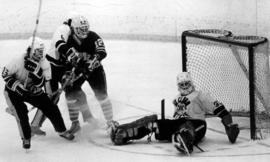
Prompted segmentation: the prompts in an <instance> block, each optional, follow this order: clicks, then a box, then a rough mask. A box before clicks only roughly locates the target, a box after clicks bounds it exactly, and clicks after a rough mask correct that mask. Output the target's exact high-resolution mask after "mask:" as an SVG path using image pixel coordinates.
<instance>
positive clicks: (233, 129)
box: [225, 124, 240, 143]
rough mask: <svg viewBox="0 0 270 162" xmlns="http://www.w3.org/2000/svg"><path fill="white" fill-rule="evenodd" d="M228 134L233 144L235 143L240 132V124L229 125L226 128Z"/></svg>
mask: <svg viewBox="0 0 270 162" xmlns="http://www.w3.org/2000/svg"><path fill="white" fill-rule="evenodd" d="M225 130H226V134H227V136H228V138H229V141H230V142H231V143H235V141H236V139H237V137H238V134H239V132H240V130H239V128H238V124H229V125H228V126H225Z"/></svg>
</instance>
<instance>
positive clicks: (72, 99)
mask: <svg viewBox="0 0 270 162" xmlns="http://www.w3.org/2000/svg"><path fill="white" fill-rule="evenodd" d="M66 100H67V102H68V103H70V104H75V105H76V106H82V105H87V99H86V95H85V93H84V92H83V91H82V90H76V91H72V92H69V93H66Z"/></svg>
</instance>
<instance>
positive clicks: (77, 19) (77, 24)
mask: <svg viewBox="0 0 270 162" xmlns="http://www.w3.org/2000/svg"><path fill="white" fill-rule="evenodd" d="M70 26H71V29H72V30H73V32H74V34H75V35H76V36H77V37H78V38H79V39H85V38H86V37H87V34H88V32H89V23H88V20H87V18H86V17H84V16H82V15H76V16H73V17H72V18H71V24H70Z"/></svg>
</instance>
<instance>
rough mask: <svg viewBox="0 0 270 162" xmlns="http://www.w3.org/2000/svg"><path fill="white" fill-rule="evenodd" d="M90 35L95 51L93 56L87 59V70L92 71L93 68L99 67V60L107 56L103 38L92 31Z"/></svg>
mask: <svg viewBox="0 0 270 162" xmlns="http://www.w3.org/2000/svg"><path fill="white" fill-rule="evenodd" d="M91 37H93V38H94V46H95V53H94V55H93V57H92V58H90V60H88V61H87V66H88V70H89V71H93V70H94V69H95V68H97V67H99V66H100V65H101V64H100V62H101V60H103V59H104V58H105V57H106V56H107V53H106V50H105V45H104V42H103V40H102V39H101V38H100V37H99V36H98V35H97V34H96V33H94V32H92V33H91Z"/></svg>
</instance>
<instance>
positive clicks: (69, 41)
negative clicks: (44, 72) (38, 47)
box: [47, 24, 107, 66]
mask: <svg viewBox="0 0 270 162" xmlns="http://www.w3.org/2000/svg"><path fill="white" fill-rule="evenodd" d="M59 41H60V42H64V43H65V45H66V47H67V48H72V47H73V48H75V49H76V51H77V52H79V53H80V54H83V55H86V56H87V57H88V58H91V57H93V56H94V55H98V57H99V60H102V59H104V58H105V57H106V55H107V53H106V50H105V46H104V43H103V40H102V39H101V38H100V36H99V35H98V34H96V33H95V32H93V31H89V33H88V35H87V38H85V39H84V40H82V41H80V40H78V39H77V37H75V36H74V34H73V33H72V31H71V29H70V26H69V25H66V24H63V25H61V26H59V27H58V28H57V30H56V31H55V33H54V35H53V38H52V42H51V48H50V50H49V53H48V56H47V59H48V60H49V61H50V62H51V63H53V64H54V65H56V66H62V65H64V63H65V61H66V53H65V52H64V51H61V50H60V48H59V46H57V44H59Z"/></svg>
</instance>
